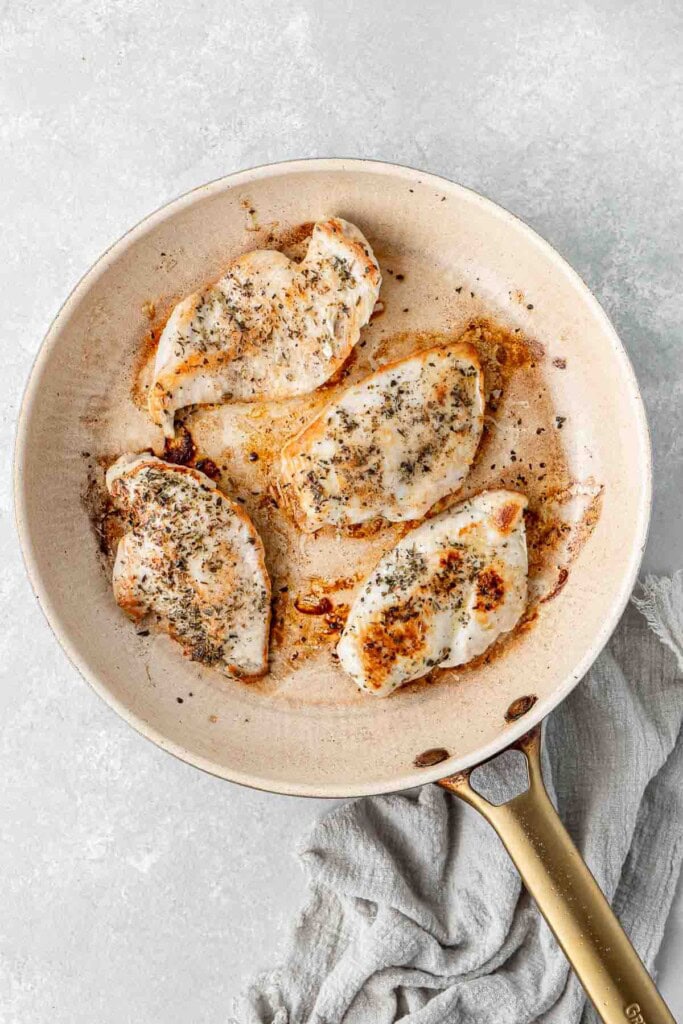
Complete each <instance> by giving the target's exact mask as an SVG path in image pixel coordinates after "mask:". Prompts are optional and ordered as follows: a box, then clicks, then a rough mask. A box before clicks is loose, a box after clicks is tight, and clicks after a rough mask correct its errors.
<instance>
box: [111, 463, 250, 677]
mask: <svg viewBox="0 0 683 1024" xmlns="http://www.w3.org/2000/svg"><path fill="white" fill-rule="evenodd" d="M107 488H108V490H109V492H110V494H111V495H112V496H113V497H114V499H115V500H116V502H117V504H118V506H119V507H120V508H121V510H122V511H123V512H124V514H125V515H126V517H127V519H128V523H129V525H130V531H129V532H128V533H126V534H125V535H124V536H123V537H122V538H121V540H120V541H119V546H118V549H117V552H116V562H115V564H114V578H113V585H114V596H115V598H116V601H117V603H118V604H119V605H120V606H121V608H122V609H123V610H124V611H125V612H126V614H127V615H129V616H130V618H131V619H133V620H134V621H140V619H142V618H144V617H145V616H146V615H147V614H148V613H150V612H152V613H154V614H155V615H156V616H157V617H158V620H159V622H160V624H161V626H162V628H164V629H165V630H166V632H167V633H169V634H170V635H171V636H172V637H173V639H174V640H177V641H178V643H179V644H181V645H182V647H183V649H184V651H185V654H186V655H188V656H189V657H190V658H192V659H193V660H194V661H200V662H203V663H204V664H205V665H214V666H216V667H217V668H220V669H221V670H222V671H223V672H225V673H226V674H227V675H247V676H251V675H259V674H262V673H264V672H265V671H266V668H267V655H268V629H269V624H270V580H269V578H268V573H267V571H266V566H265V562H264V555H263V545H262V543H261V540H260V538H259V536H258V534H257V533H256V530H255V529H254V526H253V524H252V522H251V520H250V519H249V518H248V516H247V515H246V514H245V513H244V511H243V510H242V508H241V507H240V506H239V505H237V504H236V503H235V502H233V501H231V500H230V498H228V497H226V495H225V494H223V493H222V492H221V491H219V490H218V489H217V488H216V487H215V485H214V484H213V482H212V481H211V480H210V479H209V478H208V477H207V476H205V475H204V474H203V473H200V472H199V470H196V469H190V468H188V467H186V466H175V465H172V464H171V463H169V462H164V461H163V460H162V459H157V458H155V457H154V456H153V455H122V456H121V458H120V459H118V461H117V462H115V463H114V465H113V466H111V468H110V469H109V471H108V472H107Z"/></svg>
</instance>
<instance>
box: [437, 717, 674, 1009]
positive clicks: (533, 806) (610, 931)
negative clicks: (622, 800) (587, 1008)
mask: <svg viewBox="0 0 683 1024" xmlns="http://www.w3.org/2000/svg"><path fill="white" fill-rule="evenodd" d="M510 749H513V750H520V751H521V752H522V753H523V754H524V756H525V758H526V762H527V767H528V773H529V788H528V789H527V790H526V791H525V792H524V793H520V794H519V795H518V796H516V797H514V798H513V799H512V800H510V801H509V802H508V803H505V804H501V805H500V806H494V805H493V804H491V803H489V801H488V800H486V799H484V797H482V796H480V795H479V793H477V792H476V791H475V790H474V789H473V788H472V786H471V785H470V774H471V772H472V771H474V769H473V768H472V769H468V770H467V771H464V772H459V773H458V774H457V775H452V776H450V777H449V778H446V779H441V780H440V781H439V783H438V785H440V786H443V788H444V789H447V790H449V791H450V792H451V793H455V795H456V796H458V797H460V799H461V800H464V801H465V803H468V804H470V805H471V806H472V807H474V808H476V810H477V811H479V813H480V814H482V815H483V816H484V817H485V818H486V820H487V821H488V822H489V823H490V824H491V825H492V826H493V828H494V829H495V830H496V832H497V833H498V835H499V836H500V838H501V839H502V841H503V843H504V845H505V848H506V849H507V851H508V853H509V854H510V856H511V857H512V860H513V861H514V863H515V865H516V867H517V870H518V871H519V873H520V875H521V876H522V881H523V882H524V884H525V886H526V888H527V889H528V890H529V892H530V893H531V895H532V896H533V898H534V900H535V901H536V903H537V904H538V908H539V910H540V911H541V913H542V914H543V916H544V917H545V919H546V921H547V922H548V924H549V925H550V928H551V929H552V931H553V934H554V935H555V937H556V939H557V941H558V942H559V944H560V946H561V947H562V949H563V951H564V953H565V956H566V957H567V959H568V960H569V963H570V964H571V965H572V967H573V969H574V971H575V972H576V974H577V976H578V978H579V980H580V982H581V984H582V985H583V987H584V989H585V990H586V993H587V995H588V997H589V998H590V1000H591V1002H592V1003H593V1005H594V1007H595V1009H596V1011H597V1013H598V1015H599V1016H600V1017H601V1019H602V1020H603V1021H604V1022H605V1024H675V1021H674V1018H673V1016H672V1015H671V1012H670V1011H669V1009H668V1007H667V1005H666V1003H665V1002H664V1000H663V999H662V997H661V996H660V995H659V993H658V991H657V989H656V988H655V985H654V982H653V981H652V978H651V977H650V975H649V974H648V973H647V971H646V970H645V967H644V966H643V964H642V961H641V960H640V958H639V957H638V954H637V953H636V951H635V949H634V948H633V946H632V945H631V943H630V942H629V940H628V938H627V937H626V933H625V932H624V931H623V929H622V927H621V925H620V924H619V922H618V920H617V918H616V917H615V915H614V913H613V912H612V909H611V907H610V906H609V904H608V902H607V900H606V899H605V897H604V896H603V894H602V892H601V891H600V888H599V886H598V883H597V882H596V881H595V879H594V878H593V876H592V874H591V873H590V871H589V870H588V868H587V867H586V865H585V864H584V862H583V860H582V859H581V855H580V854H579V852H578V850H577V849H576V847H575V846H574V844H573V842H572V841H571V839H570V838H569V834H568V833H567V831H566V829H565V827H564V825H563V824H562V822H561V821H560V818H559V816H558V814H557V811H556V810H555V808H554V807H553V805H552V803H551V801H550V798H549V796H548V793H547V791H546V788H545V785H544V783H543V774H542V771H541V728H540V726H537V727H536V728H535V729H533V730H532V731H531V732H530V733H527V735H526V736H523V737H522V739H520V740H518V742H517V743H515V744H513V746H512V747H511V748H510Z"/></svg>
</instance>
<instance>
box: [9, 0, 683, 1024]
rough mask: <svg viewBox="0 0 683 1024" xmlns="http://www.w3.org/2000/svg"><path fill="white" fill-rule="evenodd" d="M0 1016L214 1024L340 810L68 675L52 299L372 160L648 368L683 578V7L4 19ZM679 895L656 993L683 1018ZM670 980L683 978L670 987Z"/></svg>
mask: <svg viewBox="0 0 683 1024" xmlns="http://www.w3.org/2000/svg"><path fill="white" fill-rule="evenodd" d="M0 9H1V10H2V14H3V24H2V31H1V32H0V53H1V54H2V60H1V77H2V84H1V86H0V88H1V93H0V126H1V131H2V140H3V151H2V159H1V160H0V193H1V195H0V202H1V204H2V218H1V220H2V228H1V230H2V234H3V246H2V259H1V260H0V274H2V278H3V288H2V294H3V298H4V303H3V308H4V310H5V313H4V315H3V322H4V323H5V329H4V333H5V342H4V348H3V351H4V357H3V366H2V372H1V373H0V389H1V391H0V396H1V397H2V402H1V403H0V416H2V421H3V429H2V432H1V433H2V478H1V481H0V505H1V512H2V533H1V536H0V544H1V548H0V559H1V562H0V564H1V565H2V572H1V574H0V601H1V602H2V608H1V609H0V614H1V615H2V630H1V631H0V644H1V651H2V658H1V661H0V664H1V665H2V675H3V686H2V688H1V689H0V701H1V709H0V711H1V713H0V777H1V779H2V783H1V785H0V908H1V910H0V1020H2V1021H3V1024H15V1022H21V1024H48V1022H49V1024H67V1022H68V1024H123V1022H128V1021H130V1022H135V1024H208V1022H211V1024H213V1022H218V1021H223V1020H225V1017H226V1008H227V1006H228V1004H229V1002H230V997H231V995H232V994H233V993H234V992H235V990H236V989H237V988H238V987H239V985H240V983H241V981H242V980H243V979H244V978H245V976H246V975H247V974H248V973H250V972H251V971H252V969H254V968H255V967H257V966H258V965H267V964H269V963H271V962H273V960H274V958H275V957H276V951H277V947H278V943H279V942H280V941H281V939H282V937H283V935H284V930H285V924H286V922H287V920H288V919H289V918H290V917H291V916H292V915H293V914H294V913H295V909H296V907H297V906H298V905H299V903H300V900H301V896H302V893H303V878H302V875H301V873H300V870H299V867H298V865H297V863H296V861H295V859H294V857H293V855H292V854H293V849H294V845H295V841H296V838H297V837H298V836H299V835H300V834H301V832H302V831H303V830H304V829H305V827H306V826H307V824H308V823H309V822H311V821H312V820H313V819H314V818H315V817H316V816H317V815H319V814H320V813H321V812H322V811H323V810H324V809H325V807H326V806H327V805H324V804H323V803H322V802H319V801H304V800H293V799H285V798H280V797H276V796H268V795H264V794H260V793H250V792H247V791H245V790H241V789H238V788H237V787H235V786H230V785H228V784H226V783H221V782H218V781H217V780H215V779H212V778H209V777H206V776H203V775H201V774H200V773H199V772H196V771H194V770H192V769H191V768H188V767H186V766H185V765H183V764H180V763H179V762H176V761H174V760H173V759H172V758H170V757H168V756H167V755H165V754H163V753H161V752H160V751H158V750H156V749H155V748H154V747H152V746H151V745H150V744H148V743H147V742H146V741H145V740H143V739H141V738H140V737H139V736H137V735H136V734H135V733H133V732H132V731H131V730H129V729H128V728H127V727H126V726H124V725H123V723H122V722H120V721H119V720H118V719H117V718H116V717H115V715H114V714H113V712H111V711H109V710H108V709H107V708H106V707H105V706H104V705H102V704H101V703H100V702H99V700H98V699H97V698H96V697H95V696H94V694H93V693H91V691H90V690H89V689H88V687H87V686H86V685H85V684H84V683H83V682H82V681H81V680H80V679H79V678H78V676H77V674H76V672H75V670H74V669H73V668H72V667H71V666H70V665H69V663H68V662H67V660H66V658H65V656H64V655H63V654H62V652H61V650H60V649H59V647H58V645H57V643H56V641H55V640H54V639H53V637H52V635H51V634H50V631H49V629H48V627H47V625H46V624H45V622H44V621H43V619H42V617H41V614H40V612H39V609H38V607H37V605H36V603H35V601H34V599H33V597H32V595H31V593H30V590H29V587H28V584H27V583H26V581H25V578H24V574H23V570H22V567H21V563H20V557H19V554H18V551H17V546H16V540H15V537H14V533H13V527H12V523H11V493H10V491H11V489H10V468H11V467H10V464H11V443H12V434H13V421H14V419H15V416H16V413H17V409H18V404H19V400H20V394H21V390H22V387H23V384H24V382H25V379H26V376H27V373H28V370H29V367H30V364H31V361H32V359H33V357H34V355H35V353H36V351H37V349H38V346H39V344H40V340H41V337H42V335H43V334H44V332H45V330H46V328H47V326H48V324H49V322H50V320H51V319H52V317H53V316H54V314H55V313H56V311H57V309H58V307H59V305H60V304H61V302H62V300H63V299H64V297H65V296H66V294H67V293H68V292H69V290H70V289H71V288H72V287H73V285H74V284H75V282H76V281H77V280H78V278H79V277H80V276H81V274H83V272H84V271H85V270H86V269H87V268H88V266H89V265H90V264H91V263H92V262H93V261H94V260H95V259H96V257H97V256H98V255H99V254H100V252H101V251H102V250H103V249H104V248H105V247H106V246H107V245H109V243H110V242H112V241H113V240H114V239H115V238H117V237H118V236H119V235H120V234H122V233H123V232H124V231H125V230H126V229H127V228H128V227H129V226H130V225H132V224H133V223H134V222H136V221H137V220H139V219H140V218H141V217H143V216H144V215H145V214H146V213H148V212H149V211H150V210H152V209H154V208H155V207H157V206H159V205H160V204H162V203H164V202H166V201H167V200H169V199H171V198H172V197H174V196H175V195H177V194H178V193H180V192H183V191H185V190H187V189H189V188H191V187H193V186H195V185H198V184H200V183H202V182H204V181H207V180H209V179H211V178H215V177H218V176H220V175H223V174H226V173H228V172H230V171H233V170H237V169H239V168H242V167H245V166H250V165H254V164H258V163H263V162H267V161H273V160H279V159H284V158H288V157H300V156H371V157H378V158H382V159H385V160H396V161H399V162H403V163H409V164H413V165H415V166H420V167H424V168H426V169H429V170H431V171H435V172H440V173H443V174H445V175H447V176H448V177H452V178H454V179H456V180H458V181H460V182H462V183H464V184H466V185H470V186H472V187H474V188H475V189H478V190H480V191H482V192H484V193H485V194H486V195H488V196H490V197H491V198H492V199H494V200H497V201H498V202H500V203H502V204H503V205H504V206H506V207H508V208H509V209H511V210H513V211H514V212H515V213H517V214H519V215H520V216H521V217H523V218H524V219H525V220H527V221H528V222H529V223H530V224H532V225H533V226H534V227H535V228H536V229H537V230H538V231H539V232H540V233H541V234H542V235H544V236H545V237H546V238H548V239H549V241H550V242H552V243H553V244H554V245H555V246H556V247H557V248H558V249H559V250H560V252H562V253H563V254H564V255H565V256H566V257H567V259H568V260H569V261H570V262H571V263H572V264H573V265H574V266H575V267H576V269H577V270H578V271H579V273H581V274H582V275H583V277H584V278H585V279H586V280H587V282H588V284H589V285H590V286H591V288H592V289H593V290H594V291H595V292H596V294H597V295H598V297H599V298H600V299H601V301H602V302H603V304H604V305H605V307H606V309H607V311H608V313H609V314H610V316H611V317H612V319H613V321H614V322H615V324H616V326H617V329H618V330H619V332H620V334H621V337H622V338H623V340H624V343H625V344H626V347H627V348H628V350H629V352H630V354H631V357H632V359H633V361H634V364H635V367H636V371H637V374H638V378H639V380H640V383H641V386H642V388H643V391H644V394H645V399H646V402H647V406H648V410H649V415H650V424H651V427H652V433H653V440H654V449H655V483H656V500H655V513H654V519H653V524H652V530H651V535H650V541H649V546H648V551H647V560H646V565H647V567H648V568H650V569H654V570H657V571H667V570H670V569H672V568H675V567H676V566H677V565H680V561H681V547H682V545H681V540H682V537H681V511H680V506H681V493H682V490H683V487H682V482H683V459H682V458H681V455H682V442H681V435H680V427H681V417H680V407H681V390H682V389H681V379H682V377H683V372H682V371H683V366H682V358H681V341H680V334H681V322H682V319H683V317H682V313H681V298H680V285H681V278H682V271H683V259H682V254H681V239H682V238H683V223H682V220H683V215H682V210H683V203H682V200H683V190H682V188H681V171H680V167H681V161H682V160H683V123H682V114H681V89H682V70H681V68H682V60H681V54H682V53H683V14H682V13H681V10H682V9H681V6H680V4H679V3H678V2H677V0H668V2H666V0H659V2H658V0H647V2H640V0H639V2H635V3H631V2H626V0H614V2H598V0H594V2H592V3H591V2H585V0H572V2H571V3H563V2H557V0H526V2H525V0H522V2H519V0H518V2H508V0H506V2H497V3H493V2H491V3H477V4H473V3H471V2H470V3H455V2H448V0H442V2H425V0H422V2H419V3H418V2H409V0H391V2H389V0H387V2H377V0H375V2H370V0H360V2H348V0H345V2H342V0H334V2H328V0H324V2H320V0H307V2H302V0H294V2H289V3H287V2H284V0H282V2H276V3H271V2H267V0H258V2H215V3H212V2H205V0H204V2H203V0H194V2H190V3H188V4H177V3H171V2H170V0H169V2H167V3H155V2H154V0H60V2H59V3H57V2H56V0H42V2H38V0H35V2H33V3H31V2H27V0H9V2H5V3H0ZM682 958H683V897H682V896H681V895H680V894H679V899H678V902H677V905H676V908H675V910H674V913H673V916H672V920H671V922H670V926H669V929H668V933H667V939H666V943H665V948H664V950H663V953H662V956H661V978H662V984H663V988H664V991H665V994H666V995H667V997H668V998H669V999H670V1001H671V1004H672V1008H673V1009H674V1012H675V1013H677V1014H678V1015H680V1016H681V1017H682V1018H683V978H682V977H681V973H680V963H681V959H682ZM676 964H678V965H679V966H678V969H677V968H676Z"/></svg>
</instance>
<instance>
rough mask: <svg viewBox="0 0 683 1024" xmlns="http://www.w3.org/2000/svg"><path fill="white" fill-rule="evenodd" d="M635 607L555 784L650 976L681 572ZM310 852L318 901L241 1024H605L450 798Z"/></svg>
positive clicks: (515, 881)
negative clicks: (596, 1022)
mask: <svg viewBox="0 0 683 1024" xmlns="http://www.w3.org/2000/svg"><path fill="white" fill-rule="evenodd" d="M633 605H635V608H634V607H633V606H630V607H629V608H628V609H627V611H626V612H625V613H624V616H623V618H622V620H621V623H620V624H619V626H618V628H617V630H616V631H615V633H614V635H613V637H612V639H611V640H610V642H609V644H608V646H607V647H606V649H605V650H604V651H603V653H602V654H601V655H600V657H599V658H598V660H597V661H596V663H595V665H594V666H593V668H592V669H591V670H590V672H589V673H588V675H587V676H586V678H585V679H584V680H583V681H582V683H581V684H580V685H579V686H577V687H576V689H575V690H574V691H573V693H572V694H571V695H570V696H569V698H568V699H567V700H566V701H564V702H563V704H561V705H560V707H559V708H557V709H556V710H555V712H553V714H552V715H551V716H550V718H549V720H548V721H547V724H546V727H545V751H544V757H545V767H544V775H545V781H546V785H547V786H548V789H549V791H550V793H551V795H552V796H553V798H554V800H555V802H556V804H557V806H558V809H559V812H560V814H561V817H562V820H563V821H564V823H565V825H566V827H567V828H568V830H569V832H570V833H571V835H572V838H573V839H574V841H575V842H576V844H577V846H578V847H579V849H580V851H581V853H582V854H583V856H584V858H585V859H586V861H587V862H588V865H589V867H590V868H591V870H592V872H593V874H594V875H595V877H596V878H597V880H598V883H599V884H600V886H601V887H602V889H603V891H604V892H605V894H606V895H607V897H608V899H610V901H611V902H612V904H613V906H614V909H615V911H616V913H617V915H618V916H619V918H620V920H621V922H622V924H623V925H624V927H625V928H626V931H627V932H628V934H629V935H630V937H631V940H632V941H633V942H634V944H635V946H636V949H637V950H638V952H639V954H640V956H641V958H642V959H643V960H644V962H645V964H646V965H647V967H648V969H650V970H652V966H653V962H654V958H655V955H656V953H657V951H658V949H659V945H660V942H661V939H662V934H663V930H664V924H665V921H666V917H667V913H668V911H669V908H670V905H671V901H672V898H673V895H674V890H675V886H676V880H677V877H678V874H679V870H680V867H681V859H682V857H683V736H680V735H679V734H680V733H681V723H682V720H683V574H681V573H678V574H676V576H674V577H673V578H672V579H669V578H661V579H657V578H653V577H649V578H648V579H647V580H646V581H645V583H644V584H643V585H642V587H641V588H640V594H639V596H637V597H635V598H634V599H633ZM636 608H637V609H639V611H640V613H642V614H639V612H638V611H636ZM677 741H678V742H677ZM485 770H486V771H487V772H489V785H494V786H495V785H499V786H502V785H503V784H504V783H503V776H504V773H503V772H502V771H501V770H500V768H496V767H495V766H493V767H492V768H488V769H485ZM299 854H300V857H301V859H302V861H303V864H304V867H305V870H306V871H307V873H308V876H309V893H308V899H307V903H306V906H305V907H304V909H303V911H302V912H301V914H300V917H299V920H298V921H297V922H296V924H295V926H294V929H293V935H292V938H291V942H290V945H289V948H288V950H287V951H286V955H285V958H284V962H283V964H282V966H280V967H279V968H278V969H276V970H273V971H270V972H268V973H266V974H263V975H262V976H260V977H259V978H257V979H256V980H255V981H254V982H253V983H252V984H251V985H250V986H249V988H248V990H247V992H246V993H245V995H244V996H243V997H242V998H241V999H240V1000H239V1001H238V1004H237V1006H236V1007H235V1010H234V1013H235V1016H234V1017H233V1018H231V1019H232V1020H233V1021H238V1022H239V1024H361V1022H362V1024H393V1022H394V1021H397V1020H399V1019H400V1020H402V1021H404V1024H444V1022H448V1024H465V1022H467V1024H501V1022H503V1021H505V1024H531V1022H533V1021H540V1022H543V1024H579V1022H581V1024H588V1022H592V1021H594V1020H596V1019H597V1018H596V1017H595V1015H594V1011H593V1010H592V1008H591V1007H590V1006H588V1005H586V1000H585V997H584V995H583V990H582V989H581V987H580V985H579V983H578V981H577V980H576V978H575V977H574V976H573V974H571V972H570V971H569V967H568V965H567V962H566V960H565V958H564V956H563V954H562V953H561V951H560V949H559V947H558V946H557V944H556V942H555V940H554V938H553V936H552V935H551V933H550V930H549V929H548V927H547V925H546V924H545V922H544V921H543V919H542V918H541V916H540V914H539V912H538V911H537V910H536V908H535V906H534V904H533V902H532V901H531V899H530V897H529V896H528V894H527V893H526V891H525V890H524V888H523V887H522V885H521V882H520V879H519V876H518V874H517V872H516V870H515V868H514V867H513V865H512V863H511V862H510V860H509V858H508V856H507V854H506V852H505V850H504V849H503V846H502V844H501V842H500V840H499V839H498V838H497V836H496V835H495V833H494V832H493V830H492V829H491V828H490V826H489V825H487V824H486V822H485V821H484V820H483V819H482V818H481V817H480V816H479V815H478V814H477V813H476V812H475V811H473V810H472V809H471V808H469V807H467V806H465V805H463V804H462V803H460V802H459V801H458V800H457V798H455V797H453V796H451V795H450V794H448V793H446V792H444V791H443V790H441V789H439V788H438V787H436V786H433V785H428V786H424V787H423V788H422V789H420V790H419V791H417V792H410V793H402V794H395V795H390V796H381V797H367V798H364V799H360V800H356V801H353V802H350V803H347V804H345V805H343V806H341V807H338V808H336V809H335V810H334V811H332V813H330V814H329V815H328V816H327V817H325V818H323V819H322V820H321V821H320V822H318V823H317V824H316V825H315V827H314V828H313V830H312V832H311V834H310V835H309V836H308V837H307V838H306V839H305V841H304V842H303V843H302V844H301V845H300V849H299Z"/></svg>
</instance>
